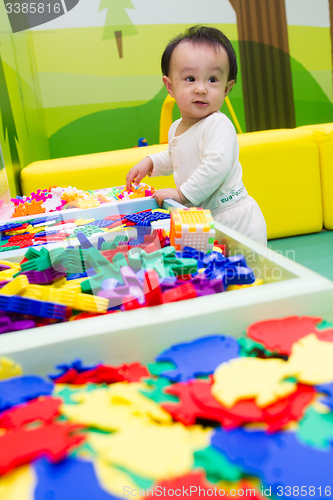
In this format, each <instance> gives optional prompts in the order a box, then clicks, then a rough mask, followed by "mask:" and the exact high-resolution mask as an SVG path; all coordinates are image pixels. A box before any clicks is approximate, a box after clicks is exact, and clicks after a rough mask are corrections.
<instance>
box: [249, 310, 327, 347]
mask: <svg viewBox="0 0 333 500" xmlns="http://www.w3.org/2000/svg"><path fill="white" fill-rule="evenodd" d="M320 321H321V318H319V317H314V316H313V317H312V316H303V317H299V316H288V317H287V318H282V319H270V320H266V321H258V322H257V323H253V324H252V325H250V326H249V327H248V328H247V335H248V336H249V337H250V338H251V339H253V340H255V341H257V342H260V343H261V344H263V345H264V346H265V347H266V349H269V350H270V351H277V352H279V353H280V354H286V355H287V356H289V355H290V354H291V347H292V345H293V344H294V342H297V341H298V340H299V339H301V338H302V337H305V336H306V335H309V333H315V332H316V324H318V323H319V322H320Z"/></svg>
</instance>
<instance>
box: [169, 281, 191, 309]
mask: <svg viewBox="0 0 333 500" xmlns="http://www.w3.org/2000/svg"><path fill="white" fill-rule="evenodd" d="M195 297H197V292H196V289H195V287H194V286H193V284H192V283H186V284H184V285H180V286H179V287H177V288H175V289H174V290H167V291H166V292H163V294H162V300H163V303H164V304H166V303H168V302H177V301H179V300H186V299H194V298H195Z"/></svg>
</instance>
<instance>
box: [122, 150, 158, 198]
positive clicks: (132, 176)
mask: <svg viewBox="0 0 333 500" xmlns="http://www.w3.org/2000/svg"><path fill="white" fill-rule="evenodd" d="M152 170H153V161H152V159H151V158H150V157H149V156H146V157H145V158H143V160H141V161H139V163H137V164H136V165H134V167H132V168H131V170H130V171H129V172H128V174H127V176H126V189H127V191H130V190H131V189H132V182H134V185H135V186H138V185H139V184H140V182H141V180H142V179H143V178H144V177H146V175H148V174H149V173H150V172H151V171H152Z"/></svg>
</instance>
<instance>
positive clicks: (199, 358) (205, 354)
mask: <svg viewBox="0 0 333 500" xmlns="http://www.w3.org/2000/svg"><path fill="white" fill-rule="evenodd" d="M238 356H239V346H238V344H237V341H236V340H235V339H234V338H232V337H225V336H224V335H211V336H207V337H201V338H198V339H196V340H194V341H192V342H188V343H183V344H175V345H173V346H172V347H171V348H170V349H167V350H166V351H163V352H162V353H161V354H159V355H158V356H157V357H156V361H172V362H173V363H174V364H175V365H176V366H177V368H176V369H175V370H171V371H165V372H163V373H162V375H163V376H164V377H167V378H169V379H170V380H171V381H173V382H178V381H182V380H184V381H185V380H189V379H191V378H193V377H196V376H202V375H210V374H212V373H213V372H214V370H215V369H216V368H217V367H218V366H219V365H220V364H221V363H224V362H226V361H229V360H230V359H233V358H237V357H238Z"/></svg>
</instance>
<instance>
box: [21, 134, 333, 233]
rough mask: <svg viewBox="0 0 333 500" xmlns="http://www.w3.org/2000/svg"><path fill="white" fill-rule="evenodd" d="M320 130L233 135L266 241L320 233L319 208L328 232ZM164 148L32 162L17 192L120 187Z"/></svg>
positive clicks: (329, 183) (168, 182) (326, 145)
mask: <svg viewBox="0 0 333 500" xmlns="http://www.w3.org/2000/svg"><path fill="white" fill-rule="evenodd" d="M323 127H324V126H318V130H316V129H315V128H314V129H312V128H311V127H299V128H296V129H282V130H267V131H261V132H252V133H246V134H240V135H238V141H239V146H240V161H241V163H242V166H243V174H244V184H245V186H246V188H247V190H248V192H249V194H250V195H251V196H252V197H253V198H254V199H255V200H256V201H257V202H258V204H259V206H260V208H261V209H262V212H263V214H264V217H265V219H266V222H267V233H268V238H269V239H272V238H281V237H286V236H293V235H299V234H307V233H313V232H319V231H321V229H322V227H323V209H322V205H323V203H324V220H325V227H327V228H328V229H333V196H330V195H329V193H332V192H333V173H332V170H333V168H332V147H333V146H332V144H333V140H332V132H327V133H326V132H325V134H324V132H322V129H323V130H324V128H323ZM331 127H333V125H331ZM327 136H328V137H327ZM166 147H167V145H166V144H159V145H156V146H148V147H142V148H132V149H124V150H119V151H110V152H107V153H96V154H90V155H84V156H76V157H69V158H61V159H55V160H46V161H39V162H34V163H31V164H30V165H28V166H27V167H25V168H24V169H23V170H22V173H21V183H22V191H23V194H25V195H29V194H30V193H31V192H33V191H35V190H36V189H44V188H47V187H49V186H50V185H54V184H56V185H58V186H65V185H71V186H75V187H77V188H80V189H98V188H103V187H111V186H121V185H124V183H125V178H126V174H127V172H128V170H129V169H130V168H131V167H132V166H133V165H135V163H137V162H138V161H139V160H141V159H142V158H143V157H144V156H145V155H147V154H151V153H155V152H157V151H162V150H165V149H166ZM330 161H331V163H330ZM320 172H321V174H320ZM320 175H322V179H321V177H320ZM144 182H147V183H148V184H151V185H153V186H154V187H155V188H157V189H159V188H162V187H175V184H174V181H173V178H172V176H169V177H154V178H152V179H150V178H148V177H147V178H145V179H144Z"/></svg>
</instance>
